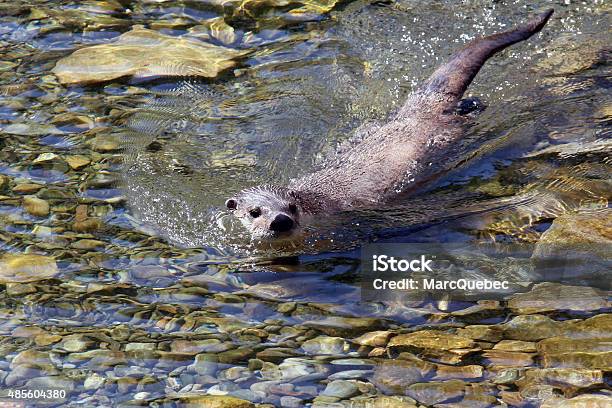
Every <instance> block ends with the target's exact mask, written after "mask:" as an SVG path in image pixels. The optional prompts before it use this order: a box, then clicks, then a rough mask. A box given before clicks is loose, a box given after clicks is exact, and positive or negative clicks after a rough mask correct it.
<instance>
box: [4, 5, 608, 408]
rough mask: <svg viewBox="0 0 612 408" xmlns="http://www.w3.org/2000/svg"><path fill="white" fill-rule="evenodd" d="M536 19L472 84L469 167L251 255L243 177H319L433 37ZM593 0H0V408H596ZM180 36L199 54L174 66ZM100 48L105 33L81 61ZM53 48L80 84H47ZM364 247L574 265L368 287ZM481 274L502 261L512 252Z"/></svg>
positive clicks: (404, 79)
mask: <svg viewBox="0 0 612 408" xmlns="http://www.w3.org/2000/svg"><path fill="white" fill-rule="evenodd" d="M548 7H554V8H555V14H554V16H553V18H552V19H551V21H550V22H549V23H548V25H547V26H546V27H545V28H544V30H543V31H542V32H541V33H540V34H538V35H536V36H534V37H532V38H531V39H530V40H528V41H526V42H523V43H520V44H517V45H515V46H513V47H511V48H509V49H508V50H506V51H504V52H502V53H500V54H499V55H497V56H495V57H494V58H492V59H491V60H489V61H488V62H487V64H486V65H485V67H484V68H483V69H482V70H481V72H480V73H479V75H478V76H477V78H476V80H475V81H474V83H473V84H472V85H471V86H470V88H469V89H468V95H470V96H476V97H479V98H480V99H481V100H482V101H483V102H484V104H485V105H486V108H485V109H484V111H482V112H480V113H475V114H471V115H472V116H473V123H472V124H471V125H470V126H469V127H468V128H467V129H466V139H467V140H470V141H471V142H473V143H471V144H470V146H471V147H472V148H471V150H470V151H469V154H466V160H465V161H463V162H462V163H461V165H460V166H458V167H457V168H455V169H453V171H451V172H449V173H448V174H447V175H445V176H444V177H443V178H442V179H440V180H438V181H436V182H435V183H434V184H432V185H429V186H428V187H427V189H426V190H423V191H421V192H420V193H419V194H418V195H416V196H412V197H399V198H398V199H397V200H396V201H395V202H392V203H389V205H386V206H385V207H384V208H380V209H379V210H376V211H373V210H370V211H361V212H355V213H351V214H343V215H342V216H341V217H339V219H336V220H333V225H332V224H331V221H330V222H326V223H324V225H318V226H317V228H316V229H315V230H314V231H312V232H311V233H310V234H309V236H308V239H307V240H306V242H305V243H303V244H300V245H295V246H292V247H282V248H280V249H279V248H262V247H254V246H253V245H252V244H251V243H250V241H249V239H248V237H246V234H245V232H244V231H243V230H242V229H241V226H240V225H237V223H236V222H235V220H233V219H232V218H231V217H230V216H229V215H228V214H227V213H226V212H225V211H224V210H223V203H224V201H225V199H226V198H228V197H230V196H231V195H232V194H234V193H236V192H238V191H240V190H241V189H243V188H245V187H248V186H253V185H258V184H278V185H283V184H284V183H286V182H287V181H288V180H289V179H291V178H294V177H297V176H300V175H303V174H306V173H308V172H310V171H312V170H313V169H315V168H316V166H317V165H318V164H319V163H321V161H322V160H323V159H324V158H325V156H326V155H327V154H329V153H330V152H333V150H334V149H335V148H336V146H337V145H338V144H339V143H341V142H343V141H346V140H348V139H349V138H350V137H351V135H352V134H353V133H354V131H355V130H356V129H357V128H358V127H359V126H360V125H362V124H363V123H366V122H375V121H384V120H385V119H386V118H387V117H389V115H391V114H393V112H394V111H395V110H396V109H398V108H399V107H400V106H401V105H402V103H403V101H404V100H405V98H406V96H407V95H408V94H409V92H410V91H411V90H412V89H414V88H415V87H416V86H417V85H418V84H419V83H421V82H422V81H423V80H424V79H426V78H427V77H428V76H429V75H430V73H431V72H432V71H433V70H434V69H435V68H436V67H437V66H439V65H440V64H441V63H442V62H443V61H444V60H445V59H446V58H448V57H449V56H450V55H451V54H452V52H453V51H454V50H456V49H458V48H460V47H461V46H462V45H463V44H465V43H466V42H468V41H470V40H471V39H473V38H475V37H477V36H481V35H487V34H490V33H493V32H496V31H503V30H506V29H508V28H509V27H511V26H513V25H515V24H518V23H520V22H522V21H525V19H527V18H528V17H529V16H532V15H533V14H535V13H537V12H540V11H542V10H544V9H545V8H548ZM611 13H612V9H611V8H610V5H609V2H608V3H607V2H604V1H594V2H574V1H554V2H551V1H538V2H524V1H463V2H451V1H410V0H398V1H393V0H389V1H387V0H381V1H370V2H368V1H343V2H338V3H336V2H334V1H333V0H323V1H318V0H296V1H282V0H266V1H252V0H242V1H235V0H228V1H216V0H210V1H164V0H139V1H128V0H108V1H64V0H62V1H14V2H10V3H9V2H4V3H0V53H1V54H2V58H1V60H0V147H1V152H0V252H1V253H0V336H1V338H0V407H3V406H18V407H20V406H58V407H59V406H61V407H115V406H117V407H129V406H160V407H162V406H163V407H166V406H167V407H171V406H193V407H211V408H212V407H214V408H218V407H222V408H224V407H235V408H236V407H251V406H266V407H275V406H278V407H301V406H306V407H308V406H312V407H364V408H365V407H377V408H382V407H389V408H391V407H406V408H408V407H419V406H436V407H438V406H439V407H449V408H450V407H489V406H506V407H507V406H509V407H549V408H552V407H579V406H580V407H582V406H589V407H591V406H592V407H605V406H612V392H611V389H612V388H611V387H612V382H611V378H612V377H611V373H612V347H611V346H610V344H612V338H611V337H610V333H611V332H612V315H610V310H611V307H610V305H611V303H610V274H609V267H610V264H609V253H610V245H611V244H612V214H611V213H610V210H609V205H608V200H609V198H610V195H611V193H612V185H611V181H612V180H611V178H610V174H611V172H610V170H611V167H612V159H611V158H610V153H611V151H612V143H611V141H610V140H611V139H610V137H611V132H610V129H611V127H610V125H611V121H612V99H611V98H610V39H611V32H610V21H611V15H612V14H611ZM126 33H127V34H126ZM126 35H127V36H128V37H127V38H131V40H127V39H126V37H125V36H126ZM137 35H140V36H142V38H144V40H143V41H144V42H142V43H138V45H137V50H136V51H129V50H128V48H129V47H130V46H129V44H128V43H129V41H135V42H137V41H139V40H137V39H136V36H137ZM120 36H121V38H119V37H120ZM129 36H132V37H129ZM121 41H123V42H124V43H125V44H127V45H126V46H125V48H124V49H123V52H124V54H119V51H118V48H112V47H116V44H117V42H119V43H121ZM173 41H179V42H176V43H175V42H173ZM201 43H204V44H206V45H207V46H208V45H212V46H213V47H211V48H206V50H205V51H202V52H206V53H207V54H206V55H207V57H206V58H207V59H205V60H202V58H200V59H191V60H188V58H186V57H185V55H187V54H188V53H189V52H196V51H195V50H199V51H198V52H200V51H201V49H200V48H199V47H200V45H199V44H201ZM113 44H115V45H113ZM150 44H153V45H154V47H153V48H152V49H153V51H152V52H150V51H149V47H150ZM155 44H158V46H157V48H155ZM160 44H161V45H160ZM185 44H187V45H185ZM194 44H195V45H194ZM95 46H100V47H111V48H92V49H98V50H101V49H102V50H109V51H107V52H105V53H102V52H99V53H98V54H96V55H95V57H92V56H91V55H93V54H91V55H90V54H81V55H84V57H81V59H79V58H77V57H74V56H78V55H79V54H78V53H75V54H73V53H74V52H75V51H77V50H80V49H83V50H84V51H86V52H87V49H89V47H95ZM183 46H185V50H186V51H185V55H181V56H178V57H177V56H176V55H175V54H172V52H173V50H175V49H182V48H181V47H183ZM220 47H223V48H220ZM126 50H128V51H126ZM130 53H131V54H130ZM134 55H135V56H134ZM189 55H192V54H189ZM70 58H73V59H72V60H70ZM122 58H125V60H124V59H122ZM181 58H183V59H181ZM69 60H70V61H71V62H70V63H71V64H72V67H73V68H74V67H76V69H74V71H75V72H76V74H75V73H72V74H71V75H73V76H74V77H79V75H83V73H87V74H91V73H95V72H97V73H98V74H99V75H101V79H100V78H99V79H96V80H91V79H90V80H83V79H78V78H77V79H75V80H74V81H72V80H67V79H66V78H67V77H66V76H62V73H61V69H59V68H60V67H61V65H62V64H63V63H64V61H69ZM190 63H191V65H190ZM100 66H103V67H107V68H108V67H112V69H100V68H99V67H100ZM211 66H212V67H213V68H211ZM96 67H98V68H96ZM133 67H137V68H138V69H136V68H134V69H132V68H133ZM215 67H217V68H219V69H218V70H217V69H216V68H215ZM96 69H98V71H96ZM114 72H118V74H116V75H115V74H114ZM202 72H205V74H202ZM194 73H196V74H194ZM438 159H439V160H447V159H448V158H438ZM370 242H378V243H400V242H401V243H421V244H425V243H452V244H455V245H456V244H468V243H469V244H474V243H476V242H480V243H483V242H485V243H503V244H507V245H520V246H521V248H522V250H523V251H526V252H525V253H527V255H526V258H527V259H535V260H538V259H543V258H546V256H548V255H550V254H551V253H552V254H555V253H564V252H567V251H570V250H575V249H576V248H581V249H580V251H583V252H581V254H582V255H583V256H587V257H588V258H587V259H592V260H593V261H592V263H591V265H590V266H587V267H586V269H584V270H582V271H581V272H583V273H577V272H576V271H571V273H568V274H567V275H564V276H565V278H563V277H560V276H555V277H554V279H550V280H551V281H553V282H540V283H537V284H535V283H533V284H529V282H527V283H526V284H525V285H524V286H523V287H522V289H521V291H520V292H521V293H509V294H507V295H506V296H505V297H503V298H497V299H489V298H481V299H476V300H471V301H464V300H461V299H456V298H453V297H452V296H451V297H443V298H436V297H431V298H430V297H423V298H419V299H413V300H410V301H404V302H365V301H362V297H361V294H360V286H359V281H360V263H361V261H360V253H361V249H362V247H363V245H364V244H366V243H370ZM547 254H548V255H547ZM594 260H597V262H595V261H594ZM602 260H603V262H600V261H602ZM471 261H473V262H481V260H480V259H471ZM483 262H484V261H483ZM487 265H489V266H488V267H490V268H492V270H493V271H494V272H493V273H494V275H496V276H497V275H499V276H502V275H503V276H510V275H512V274H515V273H517V272H516V271H517V270H519V269H518V268H519V267H518V266H517V265H520V261H516V260H514V259H513V258H512V259H511V258H510V257H509V258H508V259H505V260H503V261H502V262H497V263H491V264H487ZM582 268H584V266H582ZM574 272H576V273H574ZM515 278H516V276H515ZM523 278H524V279H523ZM530 278H532V276H521V279H523V280H527V281H529V279H530ZM591 278H592V279H591ZM517 279H518V278H517ZM30 391H31V393H30ZM9 402H10V403H13V404H15V405H8V403H9ZM581 404H583V405H581Z"/></svg>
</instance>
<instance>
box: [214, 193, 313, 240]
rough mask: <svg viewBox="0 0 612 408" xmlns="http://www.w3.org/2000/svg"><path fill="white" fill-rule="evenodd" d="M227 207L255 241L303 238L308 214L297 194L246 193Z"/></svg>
mask: <svg viewBox="0 0 612 408" xmlns="http://www.w3.org/2000/svg"><path fill="white" fill-rule="evenodd" d="M225 206H226V207H227V208H228V209H229V210H230V211H231V212H232V214H234V215H235V216H236V217H238V218H239V219H240V221H241V222H242V223H243V224H244V226H245V227H246V228H247V229H248V230H249V232H250V233H251V237H252V238H253V239H254V240H259V241H274V240H291V239H295V238H297V237H299V236H300V234H301V232H302V230H301V226H300V222H301V221H303V218H304V212H303V209H302V208H301V206H300V203H299V202H298V200H297V195H296V193H295V192H293V191H290V190H287V189H284V188H276V187H270V186H262V187H254V188H249V189H246V190H242V191H241V192H240V193H238V195H236V196H235V197H232V198H230V199H228V200H227V201H226V202H225Z"/></svg>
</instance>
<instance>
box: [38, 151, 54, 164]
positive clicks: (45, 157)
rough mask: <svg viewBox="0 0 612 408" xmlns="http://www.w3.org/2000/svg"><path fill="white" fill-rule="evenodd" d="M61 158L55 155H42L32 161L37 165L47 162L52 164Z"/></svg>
mask: <svg viewBox="0 0 612 408" xmlns="http://www.w3.org/2000/svg"><path fill="white" fill-rule="evenodd" d="M58 157H59V156H58V155H57V154H55V153H41V154H39V155H38V157H36V158H35V159H34V160H32V163H34V164H37V163H46V162H50V161H53V160H55V159H57V158H58Z"/></svg>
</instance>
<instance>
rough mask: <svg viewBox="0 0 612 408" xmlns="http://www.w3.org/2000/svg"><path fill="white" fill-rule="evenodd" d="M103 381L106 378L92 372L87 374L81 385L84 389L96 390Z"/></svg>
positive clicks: (100, 386)
mask: <svg viewBox="0 0 612 408" xmlns="http://www.w3.org/2000/svg"><path fill="white" fill-rule="evenodd" d="M105 382H106V378H104V377H102V376H101V375H100V374H98V373H93V374H92V375H89V376H87V378H86V379H85V382H84V383H83V387H84V388H85V389H86V390H97V389H99V388H102V386H103V385H104V383H105Z"/></svg>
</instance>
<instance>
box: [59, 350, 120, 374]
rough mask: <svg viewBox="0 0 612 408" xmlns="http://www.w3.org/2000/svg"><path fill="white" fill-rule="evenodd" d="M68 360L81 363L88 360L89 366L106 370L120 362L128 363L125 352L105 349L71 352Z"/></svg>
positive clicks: (98, 369) (97, 369)
mask: <svg viewBox="0 0 612 408" xmlns="http://www.w3.org/2000/svg"><path fill="white" fill-rule="evenodd" d="M66 361H67V362H71V363H79V362H83V361H87V365H88V367H89V368H91V369H94V370H96V371H102V370H106V369H108V368H109V367H113V366H116V365H119V364H127V359H126V356H125V353H124V352H122V351H113V350H105V349H97V350H89V351H84V352H82V353H70V354H69V355H68V356H67V358H66Z"/></svg>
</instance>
